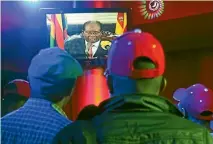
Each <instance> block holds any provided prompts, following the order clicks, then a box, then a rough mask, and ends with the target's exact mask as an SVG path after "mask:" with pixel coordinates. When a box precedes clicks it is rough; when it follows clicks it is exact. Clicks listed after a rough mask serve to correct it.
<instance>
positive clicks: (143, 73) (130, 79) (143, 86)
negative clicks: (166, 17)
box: [106, 29, 166, 95]
mask: <svg viewBox="0 0 213 144" xmlns="http://www.w3.org/2000/svg"><path fill="white" fill-rule="evenodd" d="M164 70H165V56H164V51H163V48H162V46H161V43H160V42H159V41H158V40H157V39H156V38H155V37H154V36H153V35H151V34H149V33H146V32H142V31H141V30H139V29H137V30H135V31H132V32H127V33H125V34H123V35H122V36H120V37H118V38H116V39H115V40H114V41H113V43H112V45H111V48H110V50H109V53H108V62H107V71H106V75H107V79H108V86H109V89H110V92H111V94H112V95H120V94H131V93H148V94H156V95H158V94H159V92H160V91H161V90H163V88H164V87H165V82H166V81H165V79H164V77H163V74H164Z"/></svg>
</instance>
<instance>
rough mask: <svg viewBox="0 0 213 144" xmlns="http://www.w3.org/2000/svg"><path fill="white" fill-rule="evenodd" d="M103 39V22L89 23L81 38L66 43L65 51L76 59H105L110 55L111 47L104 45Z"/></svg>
mask: <svg viewBox="0 0 213 144" xmlns="http://www.w3.org/2000/svg"><path fill="white" fill-rule="evenodd" d="M101 38H102V24H101V22H99V21H87V22H85V23H84V25H83V30H82V34H81V35H80V36H79V37H75V38H71V39H68V40H66V41H65V50H66V51H67V52H68V53H70V54H71V55H72V56H74V57H75V58H76V59H85V58H86V59H94V58H104V57H106V55H107V53H108V47H109V45H107V44H104V43H103V41H101Z"/></svg>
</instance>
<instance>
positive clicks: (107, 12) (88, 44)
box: [41, 8, 130, 65]
mask: <svg viewBox="0 0 213 144" xmlns="http://www.w3.org/2000/svg"><path fill="white" fill-rule="evenodd" d="M41 11H42V13H44V15H45V24H46V28H47V44H48V45H49V46H50V47H54V46H58V47H60V48H62V49H65V50H66V51H68V52H69V53H70V54H71V55H72V56H74V57H75V58H76V59H78V60H79V61H80V62H81V63H82V61H85V60H89V61H90V62H92V61H93V62H94V61H95V62H96V63H99V64H101V65H103V63H104V61H100V60H103V59H104V58H107V54H108V50H109V49H110V45H111V42H112V40H113V39H114V38H115V37H117V36H120V35H121V34H122V33H124V32H125V31H127V30H128V29H129V26H130V20H129V19H130V18H129V11H130V10H129V9H113V8H112V9H111V8H101V9H99V8H97V9H96V8H94V9H69V10H67V9H41Z"/></svg>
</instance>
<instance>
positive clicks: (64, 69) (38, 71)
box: [28, 47, 83, 103]
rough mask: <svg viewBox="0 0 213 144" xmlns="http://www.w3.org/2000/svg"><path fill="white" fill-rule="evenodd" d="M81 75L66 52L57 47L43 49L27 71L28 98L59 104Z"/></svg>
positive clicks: (76, 63) (69, 93)
mask: <svg viewBox="0 0 213 144" xmlns="http://www.w3.org/2000/svg"><path fill="white" fill-rule="evenodd" d="M82 73H83V70H82V68H81V66H80V64H79V63H78V62H77V60H75V59H74V58H73V57H72V56H70V55H69V54H68V53H67V52H66V51H64V50H62V49H60V48H58V47H55V48H47V49H43V50H41V51H40V52H39V53H38V54H37V55H36V56H35V57H34V58H33V59H32V61H31V64H30V67H29V70H28V78H29V82H30V87H31V95H30V97H31V98H40V99H46V100H48V101H51V102H53V103H57V102H60V101H62V100H63V99H64V98H67V97H69V96H70V95H71V92H72V89H73V88H74V86H75V82H76V80H77V77H79V76H81V75H82Z"/></svg>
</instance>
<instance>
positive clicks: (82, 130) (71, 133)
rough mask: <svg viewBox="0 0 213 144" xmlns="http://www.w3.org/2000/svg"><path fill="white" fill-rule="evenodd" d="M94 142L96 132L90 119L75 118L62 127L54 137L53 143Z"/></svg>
mask: <svg viewBox="0 0 213 144" xmlns="http://www.w3.org/2000/svg"><path fill="white" fill-rule="evenodd" d="M88 139H89V140H90V142H91V143H94V144H95V143H96V132H95V129H94V128H93V126H92V123H91V122H90V121H86V120H77V121H75V122H73V123H71V124H69V125H67V126H66V127H64V128H63V129H62V130H61V131H60V132H59V133H58V134H57V135H56V137H55V138H54V140H53V141H54V144H58V143H63V144H68V143H70V142H74V143H87V142H88V141H87V140H88Z"/></svg>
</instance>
